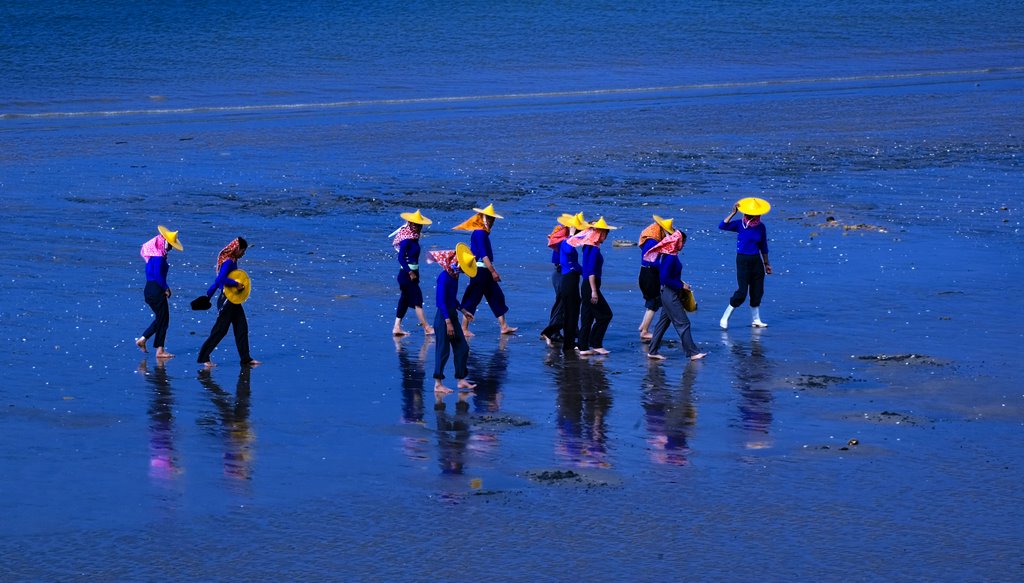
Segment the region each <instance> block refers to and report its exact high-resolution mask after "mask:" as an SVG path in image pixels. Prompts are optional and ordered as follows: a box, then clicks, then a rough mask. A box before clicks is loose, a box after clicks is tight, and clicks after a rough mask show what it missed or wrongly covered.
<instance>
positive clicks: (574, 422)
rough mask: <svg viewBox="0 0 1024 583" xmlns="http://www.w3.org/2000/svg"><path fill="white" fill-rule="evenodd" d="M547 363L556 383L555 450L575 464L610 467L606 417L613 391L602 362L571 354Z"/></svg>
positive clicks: (567, 460) (579, 465)
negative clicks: (556, 432)
mask: <svg viewBox="0 0 1024 583" xmlns="http://www.w3.org/2000/svg"><path fill="white" fill-rule="evenodd" d="M548 364H549V365H550V366H551V367H552V369H553V370H554V376H555V384H556V385H557V387H558V400H557V402H556V423H557V427H558V437H557V441H556V443H555V452H556V454H557V455H558V456H559V457H561V458H562V459H564V460H565V461H566V462H568V463H570V464H572V465H574V466H578V467H591V468H610V467H611V465H612V464H611V459H610V457H609V454H608V447H607V443H606V437H607V436H606V428H605V418H606V417H607V415H608V410H609V409H611V406H612V395H611V388H610V386H609V384H608V377H607V376H606V375H605V371H604V364H603V363H602V362H601V361H593V362H589V361H587V360H586V359H582V358H579V357H577V356H576V355H574V354H566V355H565V357H564V359H560V360H550V361H549V362H548Z"/></svg>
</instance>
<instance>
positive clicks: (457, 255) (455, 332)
mask: <svg viewBox="0 0 1024 583" xmlns="http://www.w3.org/2000/svg"><path fill="white" fill-rule="evenodd" d="M476 259H477V258H476V257H474V256H473V253H472V252H470V250H469V247H467V246H466V245H465V244H464V243H459V244H458V245H456V247H455V249H454V250H446V251H431V252H430V261H431V262H433V263H437V264H438V265H440V266H441V273H439V274H438V276H437V313H436V314H435V315H434V329H435V330H444V331H445V333H444V334H438V335H437V344H436V347H435V348H434V393H435V396H437V397H438V398H440V397H441V396H443V395H446V394H448V393H451V392H452V390H451V389H449V388H448V387H446V386H445V385H444V383H443V382H442V381H443V380H444V367H445V365H446V364H448V357H449V355H450V354H451V353H454V354H455V378H456V379H457V381H458V382H457V384H456V388H458V389H459V390H461V391H471V390H473V388H474V387H476V385H474V384H473V383H471V382H469V381H468V380H466V377H467V376H469V368H468V362H469V342H468V341H467V340H466V335H465V334H463V332H462V326H459V312H462V313H463V315H468V317H469V319H470V320H472V319H473V316H472V315H471V314H468V313H467V312H466V311H465V310H464V309H463V307H462V305H461V304H460V303H459V274H460V273H465V274H466V275H468V276H469V277H470V278H472V277H473V276H474V275H476V274H477V264H476Z"/></svg>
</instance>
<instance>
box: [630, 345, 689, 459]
mask: <svg viewBox="0 0 1024 583" xmlns="http://www.w3.org/2000/svg"><path fill="white" fill-rule="evenodd" d="M700 366H702V363H700V362H697V361H690V362H689V363H687V366H686V368H685V369H683V375H682V380H681V386H680V388H679V393H678V394H677V395H673V394H672V391H671V390H670V389H669V388H668V385H667V383H666V382H665V372H664V368H663V367H662V365H661V364H659V363H655V362H651V363H650V364H648V367H647V374H646V375H645V377H644V396H643V408H644V417H645V418H646V420H647V431H648V432H649V433H650V435H651V436H650V438H649V439H648V443H649V444H650V446H651V448H650V450H649V451H650V453H651V459H652V460H653V461H654V462H656V463H659V464H668V465H675V466H683V465H686V464H688V463H689V460H688V459H687V455H688V454H689V452H690V446H689V437H690V432H691V431H692V430H693V426H694V424H695V423H696V420H697V409H696V408H695V407H694V406H693V384H694V382H696V380H697V369H698V368H699V367H700Z"/></svg>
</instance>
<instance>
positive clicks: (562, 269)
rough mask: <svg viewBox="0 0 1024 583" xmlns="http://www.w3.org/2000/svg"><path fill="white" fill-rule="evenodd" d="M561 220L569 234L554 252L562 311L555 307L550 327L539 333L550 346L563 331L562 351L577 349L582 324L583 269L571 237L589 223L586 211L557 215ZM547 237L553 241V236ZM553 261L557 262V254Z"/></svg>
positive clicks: (556, 246)
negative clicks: (570, 241)
mask: <svg viewBox="0 0 1024 583" xmlns="http://www.w3.org/2000/svg"><path fill="white" fill-rule="evenodd" d="M558 223H559V224H560V225H561V226H562V227H563V228H565V229H566V233H567V236H566V237H565V238H563V239H562V240H561V241H559V242H558V244H557V245H554V246H553V250H554V252H555V253H557V254H558V259H557V264H556V269H557V272H558V288H557V292H558V298H557V299H556V305H557V306H559V307H560V312H561V313H560V314H557V315H556V314H555V310H554V309H552V313H551V321H550V322H549V323H548V327H547V328H545V329H544V330H543V331H542V332H541V333H540V336H541V338H542V339H543V340H544V341H545V342H546V343H547V345H548V346H554V341H555V338H556V336H557V335H559V334H560V335H561V337H562V351H563V352H572V351H573V350H575V349H576V336H577V333H578V331H579V325H580V272H581V271H582V268H581V267H580V261H579V253H578V252H577V251H576V248H575V247H573V246H572V245H570V244H569V242H568V239H569V237H572V236H574V235H576V234H577V233H578V232H579V231H581V230H582V229H586V228H588V227H590V225H588V224H587V222H586V221H585V220H584V219H583V213H577V214H576V215H570V214H564V215H562V216H561V217H559V218H558ZM548 240H549V241H551V238H550V236H549V239H548ZM551 261H552V263H555V261H556V260H555V258H554V256H553V257H552V259H551ZM552 280H554V277H552Z"/></svg>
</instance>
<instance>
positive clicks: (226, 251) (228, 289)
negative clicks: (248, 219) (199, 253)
mask: <svg viewBox="0 0 1024 583" xmlns="http://www.w3.org/2000/svg"><path fill="white" fill-rule="evenodd" d="M248 248H249V243H248V241H246V240H245V239H243V238H241V237H238V238H236V239H233V240H232V241H231V242H230V243H228V244H227V245H226V246H225V247H224V248H223V249H221V250H220V253H219V254H218V255H217V278H216V279H215V280H213V285H211V286H210V287H209V288H208V289H207V290H206V297H207V298H209V297H212V296H213V294H214V293H215V292H216V291H217V290H218V289H220V290H221V294H220V297H219V298H218V299H217V321H216V322H214V324H213V329H211V330H210V336H209V337H208V338H207V339H206V342H203V347H202V348H201V349H200V350H199V358H198V359H197V362H199V363H200V364H202V365H204V366H206V368H213V367H214V366H215V365H214V364H213V361H211V360H210V357H211V356H212V355H213V350H214V349H215V348H217V345H218V344H220V341H221V340H223V339H224V337H225V336H227V334H228V329H229V328H230V329H233V330H234V332H235V348H237V349H238V358H239V360H240V361H241V363H242V366H256V365H258V364H260V361H258V360H256V359H255V358H253V357H252V355H251V354H249V321H248V320H247V319H246V317H245V310H244V309H243V308H242V302H244V301H245V300H246V298H248V297H249V290H250V285H249V276H248V275H247V274H246V273H245V272H244V271H242V270H241V269H238V260H239V259H241V258H242V257H243V256H244V255H245V251H246V249H248Z"/></svg>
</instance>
